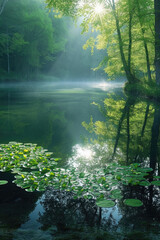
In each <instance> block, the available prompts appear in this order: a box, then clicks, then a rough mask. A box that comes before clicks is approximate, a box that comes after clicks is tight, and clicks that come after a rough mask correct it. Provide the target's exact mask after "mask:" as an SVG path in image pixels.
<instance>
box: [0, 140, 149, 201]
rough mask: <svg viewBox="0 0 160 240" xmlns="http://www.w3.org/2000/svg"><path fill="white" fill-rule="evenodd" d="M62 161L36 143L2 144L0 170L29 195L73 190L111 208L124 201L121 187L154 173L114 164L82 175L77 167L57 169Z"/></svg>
mask: <svg viewBox="0 0 160 240" xmlns="http://www.w3.org/2000/svg"><path fill="white" fill-rule="evenodd" d="M59 160H60V159H57V158H53V157H52V153H51V152H48V151H47V150H46V149H43V148H42V147H39V146H37V145H36V144H31V143H25V144H22V143H16V142H10V143H9V144H1V145H0V169H1V171H11V172H12V173H13V174H14V176H15V180H14V183H15V184H16V185H17V186H19V187H22V188H24V189H25V190H26V191H29V192H32V191H35V190H37V191H44V190H45V189H46V188H47V187H49V186H53V187H54V188H55V189H60V190H65V191H72V192H73V193H74V195H75V198H79V197H84V198H86V199H96V200H97V205H98V204H100V205H102V204H104V203H105V204H111V205H112V204H113V203H114V202H113V201H112V199H114V200H115V199H121V191H120V189H119V187H120V186H121V185H133V186H136V185H140V183H143V182H144V181H146V182H148V180H147V176H148V173H149V172H150V171H152V169H151V168H141V167H140V164H138V163H135V164H131V165H129V166H121V165H119V164H116V163H112V164H108V165H106V166H105V167H104V168H101V169H98V170H97V169H96V170H95V169H94V170H92V171H90V172H87V171H84V172H79V171H78V169H76V168H70V169H63V168H59V167H57V161H59ZM102 200H103V201H105V202H101V201H102ZM106 200H107V201H106ZM108 200H109V202H108ZM103 206H104V205H103Z"/></svg>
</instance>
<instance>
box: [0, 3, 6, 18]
mask: <svg viewBox="0 0 160 240" xmlns="http://www.w3.org/2000/svg"><path fill="white" fill-rule="evenodd" d="M7 2H8V0H1V3H0V15H1V14H2V12H3V10H4V7H5V5H6V3H7Z"/></svg>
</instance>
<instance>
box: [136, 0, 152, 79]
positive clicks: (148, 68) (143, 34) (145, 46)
mask: <svg viewBox="0 0 160 240" xmlns="http://www.w3.org/2000/svg"><path fill="white" fill-rule="evenodd" d="M137 9H138V18H139V23H140V26H141V32H142V37H143V44H144V49H145V54H146V62H147V74H148V80H149V82H151V81H152V76H151V68H150V61H149V52H148V46H147V42H146V39H145V29H144V27H143V23H142V20H141V16H140V13H141V10H140V6H139V0H137Z"/></svg>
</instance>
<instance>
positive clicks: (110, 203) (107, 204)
mask: <svg viewBox="0 0 160 240" xmlns="http://www.w3.org/2000/svg"><path fill="white" fill-rule="evenodd" d="M96 205H97V206H98V207H103V208H111V207H114V206H115V202H114V201H112V200H100V201H97V202H96Z"/></svg>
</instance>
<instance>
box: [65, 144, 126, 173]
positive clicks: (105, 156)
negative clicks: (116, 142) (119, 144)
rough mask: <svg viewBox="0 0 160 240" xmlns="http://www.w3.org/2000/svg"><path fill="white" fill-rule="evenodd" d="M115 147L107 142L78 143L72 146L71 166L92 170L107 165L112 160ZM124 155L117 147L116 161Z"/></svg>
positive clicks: (82, 169) (80, 169)
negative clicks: (101, 143)
mask: <svg viewBox="0 0 160 240" xmlns="http://www.w3.org/2000/svg"><path fill="white" fill-rule="evenodd" d="M112 154H113V148H112V147H109V145H108V144H107V143H104V144H103V145H100V144H98V143H96V144H87V145H80V144H76V145H75V146H73V148H72V156H71V157H70V158H69V159H68V165H69V167H74V168H78V170H79V171H90V170H91V169H94V168H96V169H97V168H101V167H104V166H106V165H107V164H108V163H110V162H111V161H112V162H113V160H112ZM123 158H124V155H123V154H122V152H121V151H120V150H119V149H117V153H116V155H115V157H114V161H117V160H118V159H119V160H120V159H123Z"/></svg>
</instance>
